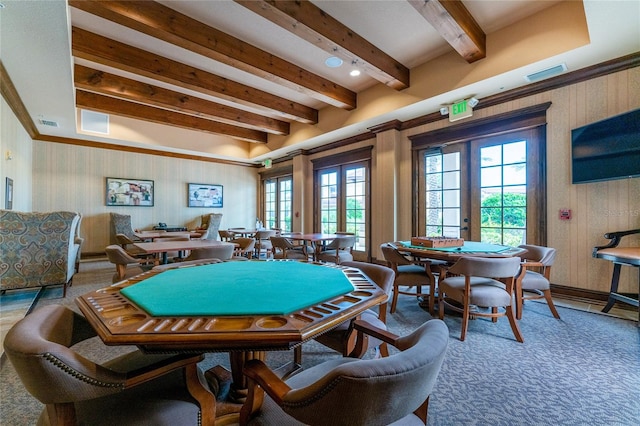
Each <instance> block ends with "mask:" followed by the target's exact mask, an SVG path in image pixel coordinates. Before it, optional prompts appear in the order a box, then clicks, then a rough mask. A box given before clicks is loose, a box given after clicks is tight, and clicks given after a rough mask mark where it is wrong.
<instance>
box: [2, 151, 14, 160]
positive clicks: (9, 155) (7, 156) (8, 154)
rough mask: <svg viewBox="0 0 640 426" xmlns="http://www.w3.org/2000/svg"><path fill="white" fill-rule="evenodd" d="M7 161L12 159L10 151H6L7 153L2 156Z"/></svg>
mask: <svg viewBox="0 0 640 426" xmlns="http://www.w3.org/2000/svg"><path fill="white" fill-rule="evenodd" d="M4 158H5V159H6V160H7V161H8V160H13V154H12V153H11V151H7V153H6V154H5V157H4Z"/></svg>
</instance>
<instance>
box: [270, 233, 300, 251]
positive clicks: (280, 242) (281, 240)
mask: <svg viewBox="0 0 640 426" xmlns="http://www.w3.org/2000/svg"><path fill="white" fill-rule="evenodd" d="M270 239H271V245H272V246H273V248H274V249H280V250H282V251H286V250H290V249H293V248H295V246H294V245H293V244H292V243H291V241H289V239H288V238H286V237H279V236H272V237H271V238H270Z"/></svg>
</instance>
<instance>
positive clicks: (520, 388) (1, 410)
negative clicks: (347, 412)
mask: <svg viewBox="0 0 640 426" xmlns="http://www.w3.org/2000/svg"><path fill="white" fill-rule="evenodd" d="M112 274H113V267H112V265H110V264H109V263H107V262H92V263H87V264H83V265H82V267H81V271H80V273H79V274H77V275H76V277H75V278H74V284H73V286H72V287H71V288H70V289H69V290H68V294H67V297H66V298H64V299H63V298H55V297H53V298H47V297H43V298H41V299H40V300H39V301H38V306H41V305H46V304H51V303H59V304H64V305H67V306H70V307H72V308H74V309H76V310H77V308H76V307H75V303H74V298H75V297H76V296H78V295H80V294H83V293H86V292H88V291H91V290H94V289H97V288H100V287H103V286H106V285H109V284H110V283H111V276H112ZM558 311H559V313H560V316H561V318H562V319H561V320H556V319H555V318H553V316H552V315H551V313H550V312H549V310H548V308H547V307H546V305H544V304H542V303H537V302H533V303H527V304H526V306H525V311H524V316H523V319H522V320H521V321H520V327H521V329H522V333H523V335H524V339H525V342H524V343H523V344H521V343H518V342H517V341H516V340H515V339H514V337H513V334H512V332H511V328H510V327H509V323H508V321H507V320H506V318H501V319H499V320H498V322H497V323H492V322H491V321H490V320H485V319H476V320H473V321H471V322H470V324H469V330H468V332H467V338H466V340H465V341H464V342H461V341H460V340H459V335H460V317H457V316H446V317H445V322H446V323H447V325H448V327H449V330H450V340H449V349H448V351H447V357H446V358H445V361H444V364H443V367H442V370H441V372H440V376H439V379H438V383H437V385H436V389H435V391H434V393H433V394H432V396H431V401H430V404H429V419H428V424H429V425H509V426H511V425H550V424H553V425H636V424H638V419H640V328H639V327H637V323H636V322H635V321H629V320H624V319H619V318H613V317H610V316H606V315H600V314H597V313H588V312H583V311H579V310H574V309H569V308H563V307H558ZM387 318H388V321H387V322H388V327H389V329H390V331H392V332H394V333H397V334H406V333H407V332H409V331H411V330H413V329H414V328H415V327H417V326H418V325H419V324H421V323H423V322H425V321H428V320H429V319H431V317H430V315H429V314H428V312H426V311H425V310H424V309H422V308H421V307H420V306H419V305H418V304H417V303H416V300H415V298H412V297H409V296H404V297H402V296H401V297H400V299H399V304H398V309H397V311H396V313H395V314H389V315H388V316H387ZM92 344H93V345H94V347H93V348H92V347H91V345H92ZM100 345H101V342H99V341H94V342H91V343H90V344H89V346H88V348H87V349H85V350H86V351H87V353H91V354H92V355H93V356H94V358H93V359H95V360H96V361H100V359H99V356H100V352H101V351H99V350H96V349H95V347H99V346H100ZM122 350H123V351H124V350H128V348H122ZM336 356H338V355H337V354H336V353H335V352H332V351H330V350H328V349H326V348H325V347H323V346H322V345H319V344H317V343H315V342H313V341H312V342H308V343H305V344H304V346H303V365H304V366H305V367H310V366H312V365H315V364H317V363H319V362H322V361H324V360H327V359H329V358H331V357H336ZM292 357H293V354H292V353H291V352H271V353H269V354H268V359H267V361H268V363H269V364H270V365H271V366H272V367H277V366H279V365H282V364H284V363H286V362H288V361H291V360H292ZM218 364H221V365H224V366H227V367H228V358H227V356H226V354H209V355H207V357H206V359H205V361H203V362H202V365H201V367H202V368H203V369H208V368H210V367H212V366H214V365H218ZM389 397H390V398H392V397H397V398H401V397H402V395H395V396H392V395H390V396H389ZM0 400H1V404H0V424H2V425H7V426H21V425H34V424H35V423H36V421H37V418H38V416H39V414H40V412H41V410H42V405H41V404H40V403H39V402H38V401H37V400H36V399H35V398H33V397H32V396H31V395H29V394H28V393H27V391H26V390H25V389H24V387H23V386H22V383H21V382H20V380H19V379H18V377H17V375H16V374H15V371H14V370H13V367H12V366H11V363H10V362H5V363H3V365H2V368H1V370H0Z"/></svg>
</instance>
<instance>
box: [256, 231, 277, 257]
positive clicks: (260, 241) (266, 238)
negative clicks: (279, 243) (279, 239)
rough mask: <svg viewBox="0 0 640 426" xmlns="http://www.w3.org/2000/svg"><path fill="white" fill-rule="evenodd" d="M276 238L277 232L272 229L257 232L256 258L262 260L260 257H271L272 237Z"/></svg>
mask: <svg viewBox="0 0 640 426" xmlns="http://www.w3.org/2000/svg"><path fill="white" fill-rule="evenodd" d="M275 236H276V231H274V230H272V229H265V230H262V231H257V232H256V235H255V238H256V247H255V252H256V253H255V256H256V258H258V259H260V256H261V255H262V254H264V257H265V258H269V257H271V249H272V248H273V247H272V246H271V237H275Z"/></svg>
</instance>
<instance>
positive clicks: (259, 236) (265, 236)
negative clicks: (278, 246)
mask: <svg viewBox="0 0 640 426" xmlns="http://www.w3.org/2000/svg"><path fill="white" fill-rule="evenodd" d="M275 236H276V231H274V230H273V229H267V230H263V231H258V232H256V241H260V240H269V239H270V238H271V237H275Z"/></svg>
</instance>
